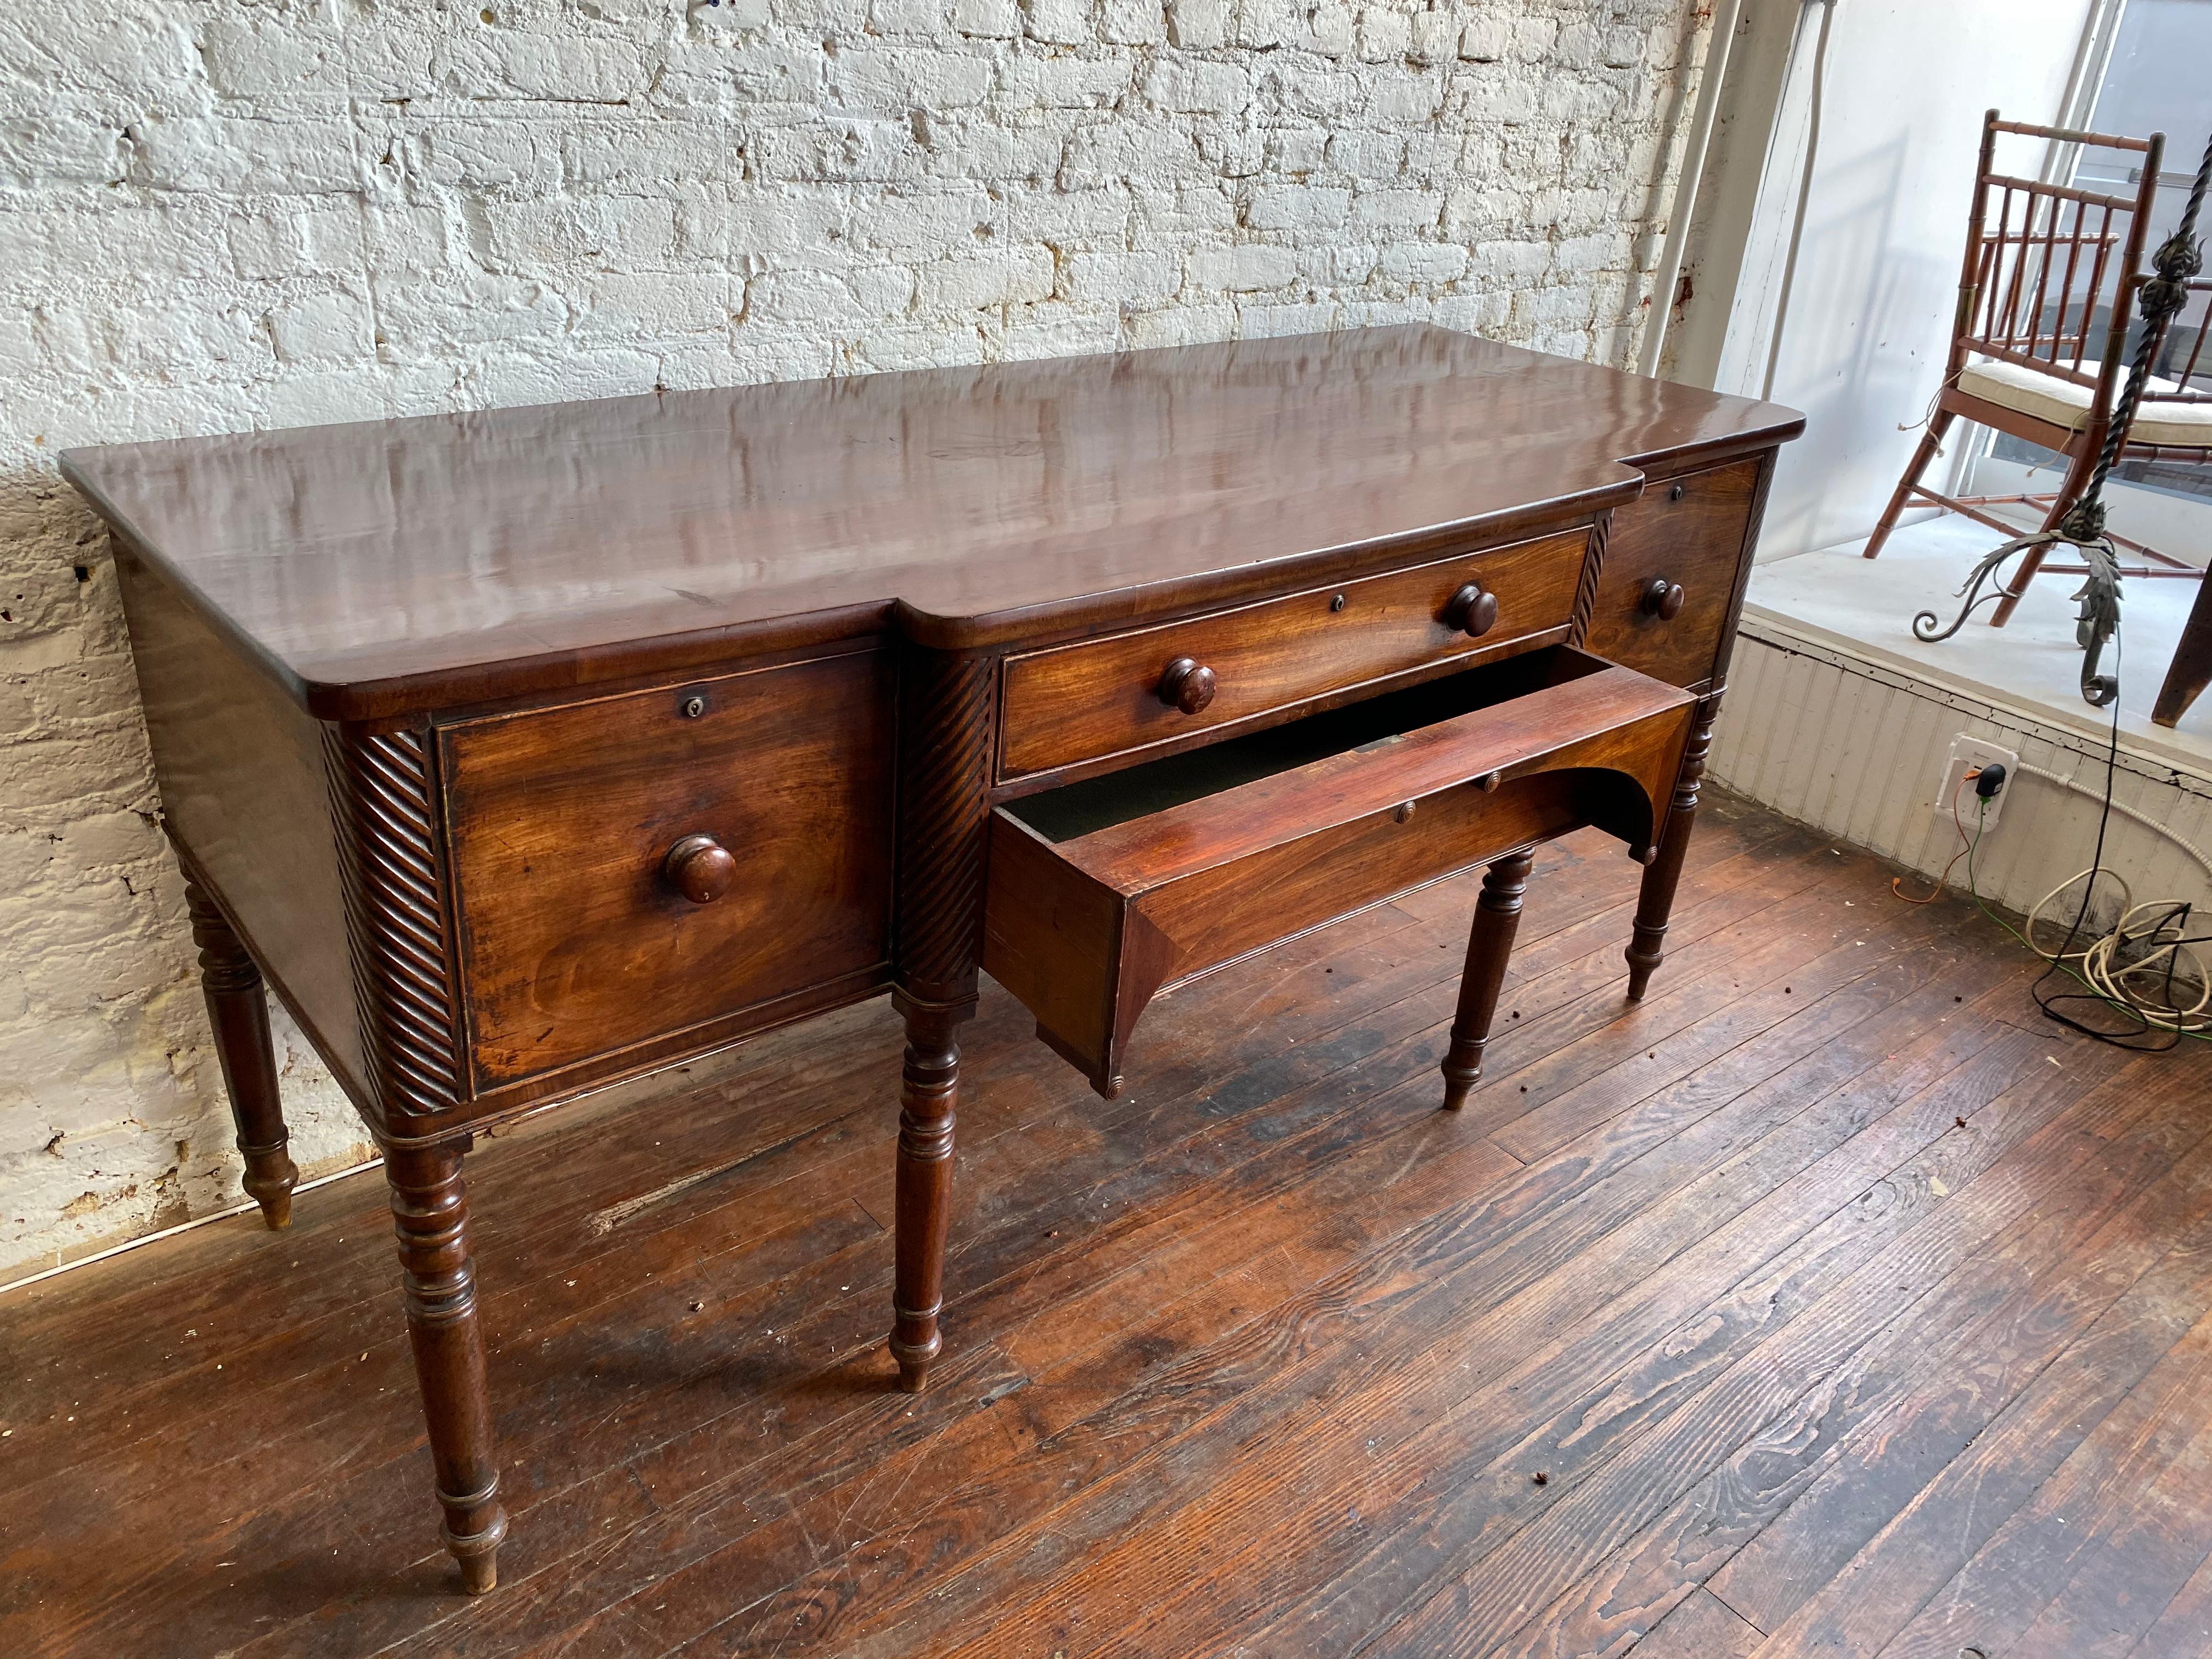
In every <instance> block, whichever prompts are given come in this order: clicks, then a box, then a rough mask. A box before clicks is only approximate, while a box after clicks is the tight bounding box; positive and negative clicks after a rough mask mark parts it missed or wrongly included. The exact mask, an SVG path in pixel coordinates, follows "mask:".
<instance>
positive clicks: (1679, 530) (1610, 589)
mask: <svg viewBox="0 0 2212 1659" xmlns="http://www.w3.org/2000/svg"><path fill="white" fill-rule="evenodd" d="M1758 483H1759V462H1758V461H1756V460H1748V461H1736V462H1733V463H1731V464H1730V465H1727V466H1717V467H1712V468H1711V469H1709V470H1707V471H1703V472H1690V473H1686V474H1684V475H1683V476H1682V477H1679V478H1668V479H1662V480H1661V481H1660V482H1659V483H1654V484H1651V485H1650V486H1648V487H1647V488H1646V489H1645V490H1644V494H1643V495H1640V496H1638V498H1637V499H1636V500H1635V501H1631V502H1630V503H1629V504H1628V505H1627V506H1626V507H1622V508H1621V509H1620V511H1619V512H1617V513H1614V514H1613V533H1612V534H1611V535H1610V536H1609V537H1607V539H1606V546H1605V565H1604V568H1603V571H1602V573H1601V574H1600V576H1599V578H1598V588H1597V602H1596V604H1595V606H1594V607H1593V608H1592V610H1591V611H1590V621H1589V634H1588V635H1586V636H1585V637H1584V639H1583V647H1584V648H1585V649H1586V650H1588V651H1589V652H1590V653H1592V654H1593V655H1595V656H1600V657H1605V658H1608V659H1611V660H1612V661H1614V662H1617V663H1620V664H1623V665H1626V666H1627V667H1630V668H1633V669H1636V670H1638V671H1639V672H1642V673H1645V674H1649V675H1650V676H1651V677H1652V678H1655V679H1662V680H1665V681H1666V682H1667V683H1668V684H1670V685H1695V684H1698V683H1699V681H1700V680H1703V679H1705V678H1706V677H1707V676H1709V675H1710V674H1711V672H1712V671H1713V659H1714V658H1715V656H1716V655H1717V653H1718V652H1719V650H1720V642H1721V632H1722V630H1723V629H1725V628H1726V627H1727V626H1728V618H1729V607H1730V605H1732V604H1733V602H1734V600H1735V579H1736V563H1737V561H1738V559H1739V558H1740V557H1743V556H1747V552H1748V550H1747V549H1746V548H1745V546H1744V544H1743V539H1744V532H1745V530H1746V529H1747V527H1748V526H1749V522H1750V519H1751V503H1752V496H1753V492H1754V491H1755V490H1756V489H1757V487H1758ZM1674 587H1680V589H1681V590H1682V591H1681V597H1680V608H1679V609H1678V610H1676V611H1675V612H1674V615H1673V616H1672V617H1668V616H1666V615H1664V614H1663V611H1664V609H1665V605H1664V604H1663V602H1662V596H1663V593H1664V591H1665V590H1666V589H1669V588H1674Z"/></svg>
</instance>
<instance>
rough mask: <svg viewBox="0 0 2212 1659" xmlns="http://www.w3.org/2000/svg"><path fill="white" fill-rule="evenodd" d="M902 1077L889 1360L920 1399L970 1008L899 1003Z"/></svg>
mask: <svg viewBox="0 0 2212 1659" xmlns="http://www.w3.org/2000/svg"><path fill="white" fill-rule="evenodd" d="M898 1007H899V1012H901V1013H902V1014H903V1015H904V1016H905V1018H906V1070H905V1073H904V1077H903V1080H902V1085H901V1088H900V1091H899V1137H898V1196H897V1200H896V1205H897V1232H898V1237H897V1258H898V1259H897V1267H896V1272H895V1273H894V1275H893V1289H892V1292H891V1313H892V1321H891V1357H892V1358H894V1359H896V1360H897V1361H898V1368H899V1386H900V1387H901V1388H902V1389H905V1390H906V1391H907V1392H908V1394H920V1393H921V1391H922V1389H923V1388H924V1387H925V1386H926V1385H927V1383H928V1381H929V1367H930V1363H931V1362H932V1361H933V1360H934V1359H935V1358H937V1355H938V1352H939V1349H940V1348H942V1347H943V1346H944V1338H943V1337H942V1336H940V1335H939V1333H938V1329H937V1312H938V1310H939V1308H940V1307H941V1306H943V1305H944V1301H945V1231H946V1229H947V1226H948V1225H949V1223H950V1219H951V1208H952V1118H953V1106H954V1103H955V1102H956V1101H957V1099H958V1097H959V1093H960V1044H959V1042H958V1041H957V1036H958V1033H959V1030H960V1024H961V1022H962V1021H963V1020H964V1019H966V1018H968V1016H969V1014H970V1013H971V1012H974V1007H975V1005H974V1004H973V1003H972V1002H963V1003H957V1004H953V1005H951V1006H946V1005H944V1004H933V1003H921V1002H915V1001H913V1000H908V999H907V998H906V997H904V996H901V997H900V998H899V999H898Z"/></svg>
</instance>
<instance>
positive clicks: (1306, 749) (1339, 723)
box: [1002, 646, 1606, 844]
mask: <svg viewBox="0 0 2212 1659" xmlns="http://www.w3.org/2000/svg"><path fill="white" fill-rule="evenodd" d="M1605 666H1606V665H1605V664H1604V663H1602V662H1601V661H1599V660H1598V659H1596V658H1595V657H1590V656H1587V655H1585V654H1584V653H1582V652H1579V651H1576V650H1572V649H1571V648H1569V647H1564V646H1561V647H1554V648H1552V649H1549V650H1543V651H1535V652H1531V653H1528V654H1527V655H1525V656H1520V657H1510V658H1508V659H1505V660H1504V661H1503V662H1497V663H1492V664H1489V665H1486V666H1483V667H1479V668H1471V669H1468V670H1466V671H1463V672H1462V673H1457V674H1453V675H1449V676H1447V677H1446V678H1443V679H1440V680H1431V681H1429V682H1428V683H1427V684H1423V685H1416V686H1410V687H1408V688H1407V689H1406V690H1402V691H1392V692H1388V693H1385V694H1384V695H1383V696H1379V697H1370V698H1369V699H1367V700H1366V701H1365V702H1356V703H1352V704H1350V705H1349V706H1347V707H1346V708H1336V709H1332V710H1330V711H1329V712H1328V713H1327V714H1315V715H1311V716H1309V717H1308V718H1307V719H1304V720H1293V721H1291V723H1290V724H1289V725H1287V726H1273V727H1270V728H1269V729H1268V730H1267V731H1264V732H1252V733H1250V734H1249V735H1248V736H1245V737H1242V738H1231V739H1229V740H1227V741H1226V742H1223V743H1218V744H1212V745H1210V746H1209V747H1207V748H1204V749H1197V750H1190V751H1188V752H1187V753H1184V754H1181V755H1171V756H1168V757H1165V758H1164V759H1160V760H1156V761H1151V762H1147V763H1145V764H1143V765H1139V766H1133V767H1130V768H1128V769H1126V770H1123V771H1120V772H1109V773H1108V774H1107V775H1105V776H1103V777H1097V778H1091V779H1087V780H1085V781H1083V782H1081V783H1071V784H1066V785H1063V786H1062V787H1060V788H1057V789H1050V790H1047V791H1045V792H1044V793H1042V794H1036V795H1031V796H1030V797H1028V798H1027V799H1022V800H1017V801H1014V802H1012V803H1010V804H1009V805H1006V807H1005V808H1003V809H1002V810H1003V811H1006V813H1007V814H1008V815H1009V816H1011V817H1014V818H1016V819H1018V820H1019V821H1020V822H1021V823H1024V824H1026V825H1028V826H1029V828H1030V829H1033V830H1035V831H1036V833H1037V834H1038V835H1039V836H1042V837H1043V838H1044V839H1045V840H1047V841H1048V842H1054V843H1055V844H1057V843H1059V842H1070V841H1074V840H1077V839H1079V838H1080V837H1082V836H1088V835H1091V834H1093V833H1094V832H1096V831H1097V830H1100V829H1107V828H1109V827H1110V826H1112V825H1115V824H1120V823H1129V822H1131V821H1133V820H1134V819H1138V818H1144V817H1151V816H1152V815H1153V814H1154V813H1158V812H1164V811H1167V810H1169V809H1170V808H1171V807H1177V806H1182V805H1187V804H1188V803H1189V802H1192V801H1196V800H1202V799H1206V798H1207V797H1209V796H1213V795H1218V794H1221V793H1224V792H1225V791H1227V790H1231V789H1234V788H1237V787H1239V786H1241V785H1243V784H1248V783H1252V782H1255V781H1258V780H1260V779H1261V778H1267V777H1273V776H1276V775H1279V774H1281V773H1285V772H1291V771H1294V770H1296V769H1298V768H1300V767H1303V766H1308V765H1310V764H1312V763H1315V762H1316V761H1323V760H1328V759H1329V758H1331V757H1334V756H1339V755H1345V754H1353V753H1358V754H1371V753H1376V752H1380V751H1382V750H1384V749H1386V747H1388V746H1390V745H1395V744H1401V743H1402V742H1403V741H1404V740H1405V738H1407V736H1408V735H1409V734H1410V733H1412V732H1418V731H1420V730H1422V729H1423V728H1425V727H1428V726H1436V725H1438V724H1439V723H1441V722H1443V721H1444V720H1453V719H1455V718H1457V717H1459V716H1462V715H1465V714H1473V713H1474V712H1476V711H1478V710H1481V709H1486V708H1496V707H1498V705H1500V704H1502V703H1508V702H1514V701H1515V700H1516V699H1518V698H1521V697H1524V696H1529V695H1530V694H1531V693H1534V692H1538V691H1543V690H1549V689H1550V688H1552V687H1553V686H1557V685H1563V684H1568V683H1569V682H1571V681H1574V680H1579V679H1583V678H1587V677H1589V675H1592V674H1595V673H1597V672H1599V671H1601V670H1602V669H1603V668H1604V667H1605Z"/></svg>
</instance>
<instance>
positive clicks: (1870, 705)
mask: <svg viewBox="0 0 2212 1659" xmlns="http://www.w3.org/2000/svg"><path fill="white" fill-rule="evenodd" d="M1961 733H1964V734H1966V735H1967V736H1970V737H1976V738H1985V739H1987V740H1988V741H1990V742H1991V743H1996V744H2002V745H2003V746H2004V747H2006V748H2008V749H2012V750H2017V751H2018V752H2019V755H2020V757H2021V762H2022V763H2024V764H2026V765H2029V766H2038V767H2041V768H2043V769H2045V770H2047V771H2051V772H2055V773H2057V774H2058V775H2061V776H2063V777H2067V778H2071V779H2073V780H2075V781H2076V782H2078V783H2080V784H2081V785H2082V786H2084V787H2087V788H2089V789H2093V790H2095V791H2098V792H2100V793H2101V792H2102V790H2103V788H2104V784H2105V751H2104V750H2103V749H2102V748H2100V747H2099V746H2097V745H2095V744H2093V743H2092V742H2091V741H2090V740H2088V739H2087V738H2083V737H2082V736H2081V735H2080V734H2078V733H2075V732H2068V731H2065V730H2063V728H2060V727H2057V726H2052V725H2051V724H2049V723H2047V722H2045V721H2044V720H2039V719H2038V718H2036V716H2035V715H2034V714H2033V713H2032V712H2030V711H2028V710H2025V709H2021V708H2016V707H2011V706H2008V705H2006V704H2003V703H2000V702H1993V701H1984V700H1979V699H1977V698H1975V697H1973V696H1969V695H1967V694H1966V693H1964V692H1960V691H1957V690H1952V689H1950V688H1948V687H1944V686H1940V685H1936V684H1929V683H1928V682H1925V681H1921V680H1916V679H1914V678H1911V676H1909V675H1906V674H1904V673H1901V672H1899V671H1897V670H1896V669H1895V668H1893V667H1890V666H1888V665H1884V664H1881V663H1877V662H1874V661H1871V660H1869V659H1863V658H1858V657H1855V656H1853V655H1851V654H1850V653H1847V652H1844V651H1840V650H1838V649H1835V648H1834V647H1831V646H1829V645H1827V644H1826V643H1823V642H1820V641H1812V640H1809V639H1807V638H1804V637H1802V636H1801V635H1796V634H1793V633H1791V632H1790V631H1789V630H1788V629H1784V628H1781V627H1778V626H1777V625H1775V624H1773V623H1771V622H1769V621H1766V620H1765V619H1761V618H1757V617H1746V619H1745V622H1744V626H1743V633H1742V636H1741V639H1740V641H1738V644H1737V647H1736V653H1735V663H1734V666H1733V668H1732V670H1731V672H1730V674H1729V690H1728V697H1727V701H1726V702H1725V704H1724V705H1723V709H1722V714H1721V719H1720V723H1719V726H1718V727H1717V729H1716V731H1715V733H1714V738H1713V750H1712V758H1711V763H1710V766H1711V775H1712V777H1713V778H1714V780H1715V781H1717V782H1718V783H1719V784H1721V785H1722V786H1723V787H1726V788H1729V789H1732V790H1734V791H1735V792H1736V793H1739V794H1744V795H1748V796H1750V797H1751V798H1752V799H1754V800H1757V801H1759V802H1762V803H1764V804H1765V805H1768V806H1771V807H1772V808H1773V809H1774V810H1775V811H1778V812H1781V813H1784V814H1785V815H1786V816H1788V817H1793V818H1796V819H1797V820H1799V821H1800V822H1802V823H1808V824H1811V825H1813V826H1814V827H1815V828H1817V829H1821V830H1823V831H1825V832H1826V833H1827V834H1829V835H1832V836H1836V837H1838V839H1840V840H1843V841H1848V842H1855V843H1857V845H1859V846H1861V847H1865V848H1870V849H1872V850H1873V851H1875V852H1876V853H1878V854H1881V855H1882V856H1883V857H1884V858H1888V859H1893V860H1896V861H1897V862H1898V863H1899V864H1904V865H1907V866H1911V868H1913V869H1915V870H1918V871H1920V872H1923V874H1926V875H1928V876H1929V877H1931V878H1932V877H1934V876H1935V875H1936V874H1937V873H1938V872H1941V871H1942V868H1943V866H1944V865H1945V864H1947V863H1948V862H1949V860H1950V859H1951V856H1952V854H1954V853H1955V852H1957V851H1958V850H1959V846H1960V841H1959V832H1958V830H1957V829H1956V828H1954V825H1953V823H1952V822H1951V818H1950V815H1949V813H1948V811H1945V812H1941V813H1939V812H1938V811H1936V808H1935V805H1934V802H1935V799H1936V790H1937V789H1938V788H1939V787H1940V786H1941V783H1942V774H1943V768H1944V764H1945V763H1946V761H1947V760H1948V757H1949V755H1950V750H1951V743H1952V739H1953V738H1956V737H1958V736H1960V734H1961ZM2008 790H2009V791H2010V793H2009V798H2008V800H2007V802H2006V804H2005V811H2004V816H2003V817H2002V819H2001V820H2000V822H1999V823H1998V824H1997V826H1996V828H1995V829H1991V830H1990V831H1989V832H1988V833H1987V835H1986V836H1984V839H1983V842H1982V844H1981V848H1980V851H1979V852H1978V854H1977V856H1976V859H1975V872H1976V883H1977V885H1978V888H1979V890H1980V891H1981V893H1982V896H1984V898H1987V899H1989V900H1990V901H1991V902H1994V903H1996V904H1999V905H2002V906H2003V907H2005V908H2008V909H2012V910H2017V911H2024V910H2026V909H2027V908H2028V907H2029V906H2031V905H2033V903H2035V902H2036V901H2037V900H2038V899H2039V898H2041V897H2042V896H2044V895H2045V893H2046V892H2048V891H2049V890H2051V888H2053V887H2055V886H2057V884H2059V883H2060V882H2062V881H2063V880H2065V879H2066V878H2068V877H2069V876H2071V875H2073V874H2074V873H2075V872H2077V871H2079V870H2081V869H2083V868H2086V867H2087V865H2088V863H2089V861H2090V858H2091V855H2092V853H2093V849H2094V845H2095V841H2096V835H2097V815H2098V809H2099V803H2098V801H2097V799H2093V798H2092V797H2091V796H2089V795H2084V794H2081V793H2076V792H2075V791H2074V790H2071V789H2068V788H2064V787H2061V786H2059V785H2058V784H2056V783H2053V782H2051V781H2049V780H2047V779H2045V778H2040V777H2037V776H2034V775H2031V774H2025V773H2024V774H2022V775H2020V776H2019V777H2017V778H2015V780H2014V781H2013V782H2012V783H2011V784H2009V785H2008ZM2112 798H2113V799H2114V800H2115V801H2116V802H2119V803H2122V804H2124V805H2128V806H2130V807H2133V808H2134V809H2135V810H2136V811H2139V812H2142V813H2143V814H2145V815H2146V816H2148V817H2150V818H2152V819H2154V821H2155V822H2157V823H2160V824H2163V825H2165V826H2166V828H2168V829H2171V830H2172V831H2173V832H2174V833H2175V834H2177V835H2179V836H2183V837H2184V838H2185V839H2186V840H2188V841H2190V842H2193V843H2195V844H2196V845H2197V847H2199V848H2205V849H2206V850H2207V851H2212V777H2207V776H2205V775H2202V774H2199V773H2197V772H2194V771H2191V770H2188V769H2181V768H2177V767H2175V766H2173V765H2172V764H2170V763H2167V762H2166V761H2165V760H2162V759H2156V758H2152V757H2146V756H2143V755H2141V754H2139V753H2130V751H2129V750H2128V748H2127V747H2126V744H2125V742H2124V740H2123V745H2122V748H2121V751H2120V759H2119V764H2118V769H2117V771H2116V774H2115V776H2114V780H2113V787H2112ZM1969 799H1971V797H1969ZM1961 816H1962V817H1965V819H1966V828H1967V829H1968V830H1969V831H1971V830H1972V827H1973V821H1972V815H1971V813H1970V812H1962V814H1961ZM2104 862H2105V864H2106V867H2107V868H2109V869H2112V870H2114V871H2116V872H2118V873H2119V874H2120V875H2121V876H2123V877H2124V878H2125V879H2126V880H2127V882H2128V884H2129V885H2130V888H2132V890H2134V894H2135V896H2136V899H2137V900H2138V901H2142V900H2149V899H2168V898H2171V899H2189V900H2192V901H2194V902H2197V903H2198V904H2200V905H2212V875H2208V873H2207V872H2206V871H2205V870H2204V868H2203V866H2202V865H2200V864H2199V863H2198V862H2197V860H2195V859H2193V858H2191V856H2190V855H2189V854H2188V853H2187V852H2186V851H2185V850H2184V849H2183V848H2180V847H2178V846H2176V845H2175V844H2174V843H2173V842H2172V841H2170V840H2168V839H2167V838H2166V837H2165V836H2160V835H2159V834H2157V833H2155V832H2154V831H2153V830H2151V829H2147V828H2146V827H2144V826H2143V825H2142V824H2139V823H2134V822H2132V821H2131V820H2130V819H2128V818H2126V817H2122V816H2120V815H2119V814H2118V813H2115V814H2114V815H2113V817H2112V827H2111V829H2110V831H2109V832H2108V834H2107V836H2106V850H2105V859H2104ZM1955 873H1956V875H1957V877H1958V878H1959V879H1960V881H1961V882H1962V883H1963V880H1964V877H1965V869H1964V866H1961V867H1960V870H1959V871H1958V872H1955Z"/></svg>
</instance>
